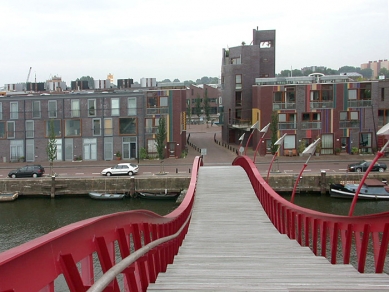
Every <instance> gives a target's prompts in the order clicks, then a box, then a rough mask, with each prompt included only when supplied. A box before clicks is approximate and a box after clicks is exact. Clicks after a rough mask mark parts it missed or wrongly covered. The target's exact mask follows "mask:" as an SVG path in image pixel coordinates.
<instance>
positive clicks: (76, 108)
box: [71, 99, 80, 118]
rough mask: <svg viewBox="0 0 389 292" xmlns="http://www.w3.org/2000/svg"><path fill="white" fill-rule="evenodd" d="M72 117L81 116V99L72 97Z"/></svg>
mask: <svg viewBox="0 0 389 292" xmlns="http://www.w3.org/2000/svg"><path fill="white" fill-rule="evenodd" d="M71 107H72V109H71V117H73V118H79V117H80V100H78V99H72V102H71Z"/></svg>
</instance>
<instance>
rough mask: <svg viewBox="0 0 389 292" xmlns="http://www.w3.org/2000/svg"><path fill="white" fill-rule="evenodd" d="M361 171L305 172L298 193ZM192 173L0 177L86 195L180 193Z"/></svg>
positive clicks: (44, 191)
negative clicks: (342, 172)
mask: <svg viewBox="0 0 389 292" xmlns="http://www.w3.org/2000/svg"><path fill="white" fill-rule="evenodd" d="M369 177H370V178H377V179H379V180H382V179H386V178H387V175H386V173H378V172H377V173H370V174H369ZM360 178H361V175H360V174H350V173H345V174H334V173H326V172H321V173H316V174H315V173H313V174H312V173H311V174H304V175H303V176H302V179H301V180H300V182H299V184H298V187H297V192H308V193H320V194H323V195H325V194H327V193H328V191H329V185H330V184H331V183H344V182H346V181H348V182H358V181H359V180H360ZM296 179H297V175H296V174H276V175H272V176H270V178H269V185H270V186H271V187H272V188H273V189H274V190H275V191H276V192H278V193H290V192H292V190H293V187H294V184H295V182H296ZM189 182H190V176H189V175H163V174H161V175H154V176H152V177H142V176H133V177H128V176H120V177H119V176H118V177H108V178H107V177H86V178H79V177H77V178H76V177H75V178H61V177H49V176H46V177H42V178H35V179H33V178H31V179H5V180H0V189H1V190H2V191H3V192H18V193H19V196H26V197H27V196H48V197H56V196H83V195H88V193H89V192H99V193H121V194H127V195H129V196H134V195H135V194H136V192H180V191H184V190H185V189H187V188H188V186H189Z"/></svg>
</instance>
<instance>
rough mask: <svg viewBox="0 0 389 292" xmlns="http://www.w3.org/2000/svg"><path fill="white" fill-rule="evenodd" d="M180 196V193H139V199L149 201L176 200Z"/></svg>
mask: <svg viewBox="0 0 389 292" xmlns="http://www.w3.org/2000/svg"><path fill="white" fill-rule="evenodd" d="M179 195H180V193H179V192H171V193H169V192H160V193H150V192H137V197H138V198H141V199H148V200H175V199H177V197H178V196H179Z"/></svg>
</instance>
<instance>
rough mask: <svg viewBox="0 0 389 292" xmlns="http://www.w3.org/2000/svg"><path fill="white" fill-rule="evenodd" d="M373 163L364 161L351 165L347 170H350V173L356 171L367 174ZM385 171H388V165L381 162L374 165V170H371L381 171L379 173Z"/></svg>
mask: <svg viewBox="0 0 389 292" xmlns="http://www.w3.org/2000/svg"><path fill="white" fill-rule="evenodd" d="M371 163H372V161H369V160H362V161H360V162H357V163H351V164H349V165H348V167H347V169H348V171H353V172H354V171H356V172H365V171H366V170H367V169H368V167H369V166H370V164H371ZM385 170H386V164H385V163H381V162H376V164H374V166H373V168H372V169H371V171H379V172H384V171H385Z"/></svg>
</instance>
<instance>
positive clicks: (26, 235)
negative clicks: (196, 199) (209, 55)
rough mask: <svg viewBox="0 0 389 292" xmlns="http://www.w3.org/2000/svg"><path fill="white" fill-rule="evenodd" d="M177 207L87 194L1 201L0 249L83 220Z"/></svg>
mask: <svg viewBox="0 0 389 292" xmlns="http://www.w3.org/2000/svg"><path fill="white" fill-rule="evenodd" d="M177 206H178V205H177V204H176V203H175V201H157V200H154V201H153V200H141V199H130V198H125V199H124V200H118V201H104V200H93V199H90V198H89V197H71V198H69V197H68V198H64V197H57V198H55V199H50V198H23V197H19V198H18V199H17V200H16V201H14V202H5V203H4V202H3V203H0V252H2V251H5V250H7V249H10V248H12V247H15V246H18V245H20V244H22V243H25V242H27V241H29V240H31V239H34V238H37V237H39V236H42V235H44V234H47V233H49V232H50V231H53V230H55V229H58V228H60V227H63V226H65V225H68V224H70V223H74V222H77V221H80V220H83V219H87V218H92V217H96V216H101V215H106V214H111V213H116V212H122V211H130V210H138V209H145V210H150V211H153V212H155V213H157V214H160V215H166V214H169V213H170V212H172V211H173V210H174V209H175V208H176V207H177Z"/></svg>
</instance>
